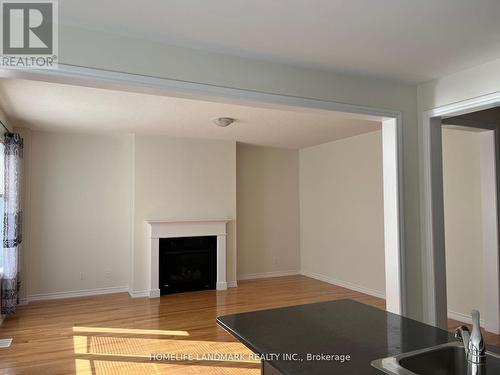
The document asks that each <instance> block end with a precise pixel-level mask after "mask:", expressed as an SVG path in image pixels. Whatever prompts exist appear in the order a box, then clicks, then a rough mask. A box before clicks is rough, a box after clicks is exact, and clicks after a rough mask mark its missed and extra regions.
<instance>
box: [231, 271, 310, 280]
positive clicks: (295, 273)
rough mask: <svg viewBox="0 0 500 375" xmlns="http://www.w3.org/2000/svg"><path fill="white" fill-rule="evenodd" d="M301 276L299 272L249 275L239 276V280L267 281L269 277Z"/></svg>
mask: <svg viewBox="0 0 500 375" xmlns="http://www.w3.org/2000/svg"><path fill="white" fill-rule="evenodd" d="M299 274H300V272H299V271H298V270H292V271H271V272H262V273H249V274H246V275H239V276H238V280H253V279H265V278H268V277H281V276H293V275H299Z"/></svg>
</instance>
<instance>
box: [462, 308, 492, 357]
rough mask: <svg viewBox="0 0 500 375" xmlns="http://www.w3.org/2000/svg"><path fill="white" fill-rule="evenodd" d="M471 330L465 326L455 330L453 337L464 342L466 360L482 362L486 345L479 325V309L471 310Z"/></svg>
mask: <svg viewBox="0 0 500 375" xmlns="http://www.w3.org/2000/svg"><path fill="white" fill-rule="evenodd" d="M471 314H472V332H470V331H469V329H468V328H467V327H466V326H461V327H458V328H457V329H456V330H455V338H456V339H459V340H462V342H463V343H464V349H465V354H466V356H467V361H468V362H470V363H472V364H483V363H485V362H486V347H485V345H484V340H483V335H482V334H481V328H480V325H479V321H480V319H479V311H477V310H472V313H471Z"/></svg>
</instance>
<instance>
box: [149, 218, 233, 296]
mask: <svg viewBox="0 0 500 375" xmlns="http://www.w3.org/2000/svg"><path fill="white" fill-rule="evenodd" d="M229 221H231V220H230V219H190V220H149V221H147V222H146V224H147V245H148V249H147V256H148V265H149V278H148V284H149V286H148V287H149V297H150V298H155V297H160V294H161V292H160V275H159V268H160V267H159V266H160V239H162V238H179V237H204V236H215V237H216V262H215V263H216V271H215V272H216V282H215V288H216V289H217V290H225V289H227V280H226V236H227V229H226V227H227V223H228V222H229Z"/></svg>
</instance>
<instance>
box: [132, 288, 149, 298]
mask: <svg viewBox="0 0 500 375" xmlns="http://www.w3.org/2000/svg"><path fill="white" fill-rule="evenodd" d="M128 294H129V295H130V297H132V298H143V297H149V290H139V291H137V290H132V289H129V290H128Z"/></svg>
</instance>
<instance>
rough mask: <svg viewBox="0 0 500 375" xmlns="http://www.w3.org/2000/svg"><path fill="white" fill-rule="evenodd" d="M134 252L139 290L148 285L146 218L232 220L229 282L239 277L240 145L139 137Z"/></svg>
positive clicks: (134, 281) (135, 282)
mask: <svg viewBox="0 0 500 375" xmlns="http://www.w3.org/2000/svg"><path fill="white" fill-rule="evenodd" d="M134 148H135V152H134V153H135V158H134V160H135V166H134V169H135V173H134V174H135V178H134V181H135V194H134V196H135V201H134V206H135V218H134V225H135V229H134V233H135V240H134V254H133V262H134V264H135V270H136V272H135V273H134V274H133V275H132V277H131V285H132V289H133V290H134V291H136V292H141V291H145V290H146V289H147V277H148V271H147V270H148V268H147V267H148V266H147V264H146V259H147V258H146V254H145V249H146V223H145V221H146V220H152V219H178V218H180V219H183V218H185V219H192V218H208V219H210V218H230V219H233V221H232V222H231V223H229V224H228V237H227V265H228V267H227V280H228V282H230V281H234V280H235V279H236V275H235V274H234V267H233V262H234V256H235V248H236V246H235V243H236V238H235V233H236V232H235V228H236V226H235V225H236V223H235V219H236V143H235V142H232V141H214V140H202V139H182V138H168V137H162V136H148V135H136V136H135V147H134Z"/></svg>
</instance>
